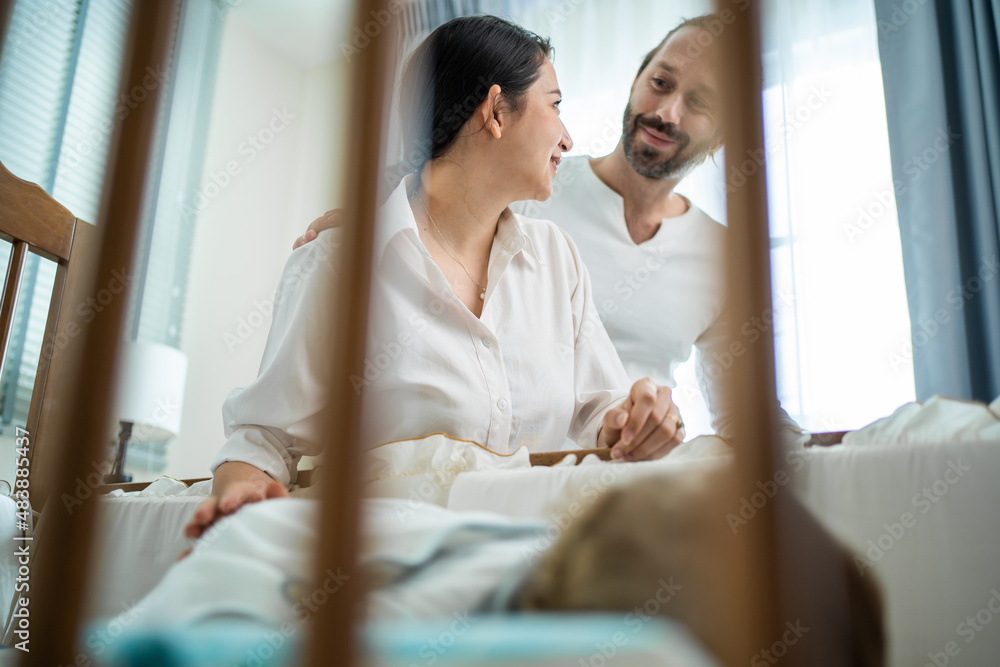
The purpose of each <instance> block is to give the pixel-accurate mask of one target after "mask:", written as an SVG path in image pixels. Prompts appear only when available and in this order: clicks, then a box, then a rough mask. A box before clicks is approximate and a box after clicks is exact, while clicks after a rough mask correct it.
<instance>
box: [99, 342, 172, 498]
mask: <svg viewBox="0 0 1000 667" xmlns="http://www.w3.org/2000/svg"><path fill="white" fill-rule="evenodd" d="M186 376H187V357H186V356H185V355H184V353H183V352H181V351H180V350H177V349H175V348H172V347H169V346H167V345H161V344H159V343H139V342H135V341H127V342H126V343H125V345H124V349H123V354H122V360H121V366H120V368H119V371H118V389H117V399H116V401H115V412H114V418H115V419H116V420H117V421H118V423H119V431H118V445H117V449H116V450H115V458H114V463H113V464H112V468H111V472H110V474H108V475H105V477H104V482H105V484H121V483H124V482H131V481H132V476H131V475H126V474H125V450H126V449H127V448H128V441H129V439H131V438H133V437H135V438H136V439H138V440H142V441H161V440H169V439H170V438H173V437H174V436H176V435H177V434H178V433H180V430H181V407H182V406H183V404H184V380H185V378H186Z"/></svg>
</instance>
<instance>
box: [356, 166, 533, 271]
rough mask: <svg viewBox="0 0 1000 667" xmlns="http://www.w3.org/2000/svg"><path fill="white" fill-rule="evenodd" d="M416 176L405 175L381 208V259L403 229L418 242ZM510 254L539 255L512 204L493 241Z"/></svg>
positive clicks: (377, 233)
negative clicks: (413, 195)
mask: <svg viewBox="0 0 1000 667" xmlns="http://www.w3.org/2000/svg"><path fill="white" fill-rule="evenodd" d="M415 178H416V175H415V174H410V175H408V176H406V177H405V178H404V179H403V181H402V182H401V183H400V184H399V185H398V186H397V187H396V189H395V190H393V192H392V194H391V195H389V198H388V199H387V200H386V201H385V203H384V204H382V206H381V207H380V208H379V213H378V216H377V223H376V225H375V258H376V261H377V262H380V261H382V255H383V254H384V253H385V248H386V246H387V245H389V242H390V241H392V239H393V238H395V237H396V236H398V235H399V234H401V233H404V232H406V231H410V232H412V233H413V235H414V240H416V241H418V242H419V238H420V237H419V234H418V232H417V219H416V217H415V216H414V215H413V209H412V208H411V207H410V196H409V192H410V189H411V187H412V185H413V181H414V179H415ZM493 242H494V243H499V244H500V246H501V247H502V248H503V249H504V250H506V251H507V252H509V253H510V254H511V255H516V254H517V253H519V252H521V251H522V250H525V251H526V254H529V255H531V257H532V258H534V259H536V260H537V259H538V256H537V254H536V253H535V251H534V249H533V248H532V246H531V243H530V241H529V239H528V237H527V235H526V234H525V233H524V227H523V225H522V223H521V220H520V219H519V216H518V215H516V214H515V213H514V212H513V211H511V210H510V208H506V209H504V212H503V213H502V214H501V215H500V220H499V222H498V223H497V235H496V238H495V239H494V241H493Z"/></svg>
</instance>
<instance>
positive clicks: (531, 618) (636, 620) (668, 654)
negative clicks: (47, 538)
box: [97, 614, 717, 667]
mask: <svg viewBox="0 0 1000 667" xmlns="http://www.w3.org/2000/svg"><path fill="white" fill-rule="evenodd" d="M300 635H301V633H299V632H296V631H293V632H291V633H287V634H286V633H282V632H280V631H278V630H276V629H272V628H262V627H261V626H258V625H256V624H250V623H245V622H239V621H216V622H212V623H206V624H203V625H201V626H198V627H188V628H177V629H172V630H158V631H143V632H136V633H132V634H129V635H126V636H122V637H121V638H120V639H119V640H118V641H116V642H115V643H114V644H112V645H111V646H110V647H109V650H108V651H107V652H106V654H105V655H104V656H102V659H101V660H99V661H97V662H98V664H101V665H105V666H106V667H234V666H237V665H239V666H240V667H276V666H278V665H282V666H284V665H295V664H298V662H299V657H300V655H301V653H300V649H301V646H300V643H301V641H302V638H301V636H300ZM362 654H363V660H362V664H364V665H366V666H368V667H397V666H398V667H412V666H414V665H436V666H438V667H446V666H449V665H473V664H474V665H496V666H497V667H501V666H505V665H520V666H527V665H533V666H537V667H543V666H544V667H555V666H556V665H572V666H573V667H577V666H578V665H584V666H586V665H594V666H595V667H596V666H599V665H606V664H609V663H610V662H611V660H612V658H613V659H614V660H613V664H614V665H615V666H616V667H630V666H635V667H639V666H642V667H648V666H652V665H664V666H666V667H671V666H676V667H715V666H716V665H717V663H716V662H714V661H713V660H712V659H710V658H709V657H708V656H707V654H705V653H704V651H703V650H702V649H701V648H700V646H699V644H698V643H697V641H696V640H694V639H692V637H691V636H690V635H689V634H688V633H687V631H685V630H684V629H683V628H682V627H681V626H680V625H678V624H676V623H672V622H670V621H665V620H662V619H651V618H649V617H645V616H636V615H634V614H630V615H606V614H600V615H598V614H593V615H590V614H567V615H557V614H518V615H510V614H489V615H485V616H472V615H467V614H455V615H454V616H453V617H451V618H446V619H435V620H434V621H420V622H414V621H393V622H386V623H377V624H372V625H369V626H367V627H366V628H365V629H364V639H363V645H362ZM330 664H331V665H336V664H337V656H331V661H330Z"/></svg>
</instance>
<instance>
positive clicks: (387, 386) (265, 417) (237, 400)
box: [186, 16, 682, 537]
mask: <svg viewBox="0 0 1000 667" xmlns="http://www.w3.org/2000/svg"><path fill="white" fill-rule="evenodd" d="M550 55H551V46H550V44H549V42H548V41H547V40H544V39H542V38H540V37H538V36H537V35H534V34H532V33H530V32H528V31H526V30H524V29H522V28H520V27H518V26H516V25H514V24H511V23H509V22H507V21H504V20H502V19H499V18H496V17H492V16H476V17H466V18H461V19H456V20H454V21H451V22H449V23H447V24H445V25H443V26H441V27H440V28H438V29H437V30H435V31H434V32H433V33H432V34H431V35H430V37H428V39H427V40H426V41H425V42H424V43H423V44H422V45H421V46H420V47H419V48H418V49H417V50H416V52H415V53H414V55H413V57H412V58H411V60H410V62H409V64H408V65H407V69H406V72H405V73H404V77H403V82H404V83H403V88H402V91H401V101H402V111H403V117H404V118H406V119H408V120H409V121H410V125H409V127H408V128H407V131H406V133H405V134H406V138H407V142H408V146H407V154H406V158H407V164H409V165H410V166H412V167H413V169H414V173H413V174H411V175H410V176H408V177H407V178H405V179H404V181H403V183H402V184H400V186H399V187H398V188H397V189H396V190H395V191H394V192H393V194H392V195H391V196H390V197H389V199H388V201H387V202H386V204H385V205H384V206H383V207H382V209H381V211H380V219H379V224H378V233H377V235H376V255H375V258H374V260H375V269H374V276H373V293H372V316H371V321H370V325H369V342H368V350H369V359H368V363H366V374H365V377H357V378H352V381H353V382H354V383H355V387H356V388H357V389H358V391H362V390H364V391H365V392H366V394H365V404H366V407H370V408H371V410H372V413H373V418H372V419H370V420H369V423H370V424H372V429H371V437H370V442H366V443H362V444H363V445H364V446H366V447H374V446H377V445H379V444H382V443H387V442H392V441H396V440H405V439H413V438H417V437H420V436H423V435H427V434H430V433H435V432H445V433H447V434H448V435H450V436H453V437H456V438H462V439H467V440H473V441H475V442H477V443H480V444H482V445H483V446H484V447H486V448H488V449H491V450H492V451H494V452H497V453H501V454H506V453H510V452H512V451H513V450H514V449H516V448H517V447H520V446H522V445H527V446H528V447H529V449H531V450H532V451H543V450H551V449H559V448H561V446H562V443H563V442H564V440H565V438H566V437H567V436H569V437H570V438H572V439H573V440H575V441H576V442H577V443H578V444H580V445H581V446H583V447H588V448H589V447H613V448H614V449H613V455H614V456H616V457H617V458H628V459H630V460H638V459H646V458H658V457H660V456H663V455H665V454H666V453H667V452H668V451H669V450H670V449H671V448H672V447H674V446H676V445H677V444H679V442H680V440H681V431H680V426H681V424H682V422H681V420H680V416H679V414H678V411H677V408H676V406H674V405H673V403H672V401H671V398H670V390H669V389H668V388H666V387H661V386H658V385H656V384H655V383H654V382H653V381H652V380H649V379H648V378H647V379H644V380H640V381H639V382H637V383H635V384H634V385H632V387H631V388H629V386H628V381H627V379H626V376H625V372H624V370H623V368H622V366H621V362H620V361H619V360H618V357H617V355H616V353H615V350H614V348H613V346H612V344H611V342H610V340H609V339H608V336H607V333H606V332H605V331H604V328H603V326H602V325H601V323H600V319H599V318H598V316H597V314H596V309H595V307H594V304H593V300H592V297H591V294H590V281H589V278H588V276H587V272H586V269H585V268H584V266H583V262H582V261H581V260H580V257H579V254H578V253H577V251H576V248H575V246H574V245H573V243H572V242H571V241H570V239H569V237H568V236H567V235H566V234H565V232H563V231H561V230H560V229H559V228H558V227H556V226H555V225H553V224H551V223H548V222H543V221H536V220H530V219H527V218H523V217H521V216H517V215H515V214H513V213H512V212H511V211H510V209H509V208H508V205H509V204H510V203H512V202H514V201H521V200H526V199H546V198H548V197H549V196H550V194H551V192H552V179H553V177H554V175H555V173H556V170H557V169H558V168H559V162H560V160H561V156H562V154H563V153H564V152H566V151H568V150H569V149H570V148H571V146H572V140H571V139H570V137H569V135H568V133H567V131H566V128H565V126H564V125H563V123H562V121H561V120H560V118H559V103H560V101H561V94H560V92H559V85H558V82H557V80H556V75H555V70H554V68H553V67H552V64H551V62H550V61H549V57H550ZM424 137H428V138H429V140H426V141H424V140H423V138H424ZM336 232H337V230H332V231H328V232H324V233H323V234H321V235H320V237H319V239H317V241H316V242H314V243H310V244H309V245H308V246H305V247H303V248H300V249H299V250H297V251H296V252H295V253H293V255H292V258H291V259H290V260H289V263H288V266H287V267H286V269H285V273H284V275H283V278H282V284H281V285H280V286H279V296H278V299H277V302H276V306H275V312H274V320H273V324H272V329H271V332H270V335H269V338H268V343H267V347H266V349H265V352H264V358H263V361H262V365H261V370H260V374H259V376H258V378H257V380H256V381H255V382H254V384H252V385H251V386H250V387H247V388H245V389H242V390H237V391H235V392H234V393H233V394H231V395H230V396H229V398H228V399H227V401H226V404H225V406H224V408H223V412H224V415H225V419H226V427H227V436H228V437H229V440H228V441H227V442H226V444H225V445H224V446H223V448H222V451H221V452H220V455H219V458H218V459H217V462H216V464H215V469H214V481H213V495H212V496H211V497H210V498H209V499H208V500H206V502H205V503H204V504H203V505H202V506H201V507H200V508H199V509H198V510H197V512H196V513H195V516H194V518H193V519H192V521H191V523H190V524H189V525H188V526H187V528H186V533H187V535H188V536H189V537H197V536H198V535H200V534H201V533H202V532H203V531H204V530H205V529H206V528H207V527H208V526H209V525H210V524H211V523H213V522H214V521H215V520H216V518H218V517H219V516H221V515H224V514H229V513H232V512H234V511H236V509H238V508H239V507H240V506H242V505H244V504H246V503H248V502H255V501H259V500H263V499H266V498H272V497H280V496H284V495H287V486H288V484H289V483H291V482H294V480H295V470H296V464H297V462H298V460H299V458H300V457H301V456H302V455H314V454H318V453H319V452H320V449H321V446H320V443H321V442H322V441H323V438H322V434H321V433H319V424H320V421H321V420H320V418H319V415H320V412H321V410H322V408H323V406H324V402H325V398H324V396H323V388H324V387H326V386H329V378H328V377H327V376H326V375H324V372H325V371H326V369H327V368H328V367H329V366H330V364H329V363H328V359H327V356H326V352H327V351H328V350H329V349H331V345H330V341H329V335H328V333H327V332H324V331H322V330H320V329H318V328H317V324H316V322H314V320H313V317H312V314H313V313H315V312H317V311H318V310H320V309H323V308H326V307H328V304H329V302H330V300H331V299H332V298H333V297H334V295H335V294H336V269H335V267H334V266H333V264H332V263H331V259H332V258H333V257H334V256H335V254H336V251H337V245H338V237H337V235H336Z"/></svg>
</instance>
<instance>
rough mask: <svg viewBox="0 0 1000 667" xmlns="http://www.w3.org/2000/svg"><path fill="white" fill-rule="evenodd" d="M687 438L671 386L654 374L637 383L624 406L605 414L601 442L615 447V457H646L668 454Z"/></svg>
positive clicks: (612, 454)
mask: <svg viewBox="0 0 1000 667" xmlns="http://www.w3.org/2000/svg"><path fill="white" fill-rule="evenodd" d="M683 441H684V421H683V420H682V419H681V414H680V410H678V409H677V406H676V405H674V402H673V400H672V399H671V394H670V388H669V387H661V386H660V385H658V384H656V383H655V382H653V380H651V379H650V378H643V379H642V380H639V381H638V382H636V383H635V384H634V385H632V390H631V391H630V392H629V395H628V398H626V399H625V402H623V403H622V404H621V405H620V406H618V407H617V408H614V409H612V410H608V411H607V412H606V413H605V414H604V421H603V424H602V426H601V433H600V435H599V436H598V438H597V444H598V445H599V446H601V447H611V448H612V450H611V457H612V458H615V459H624V460H626V461H644V460H649V459H659V458H663V457H664V456H666V455H667V454H668V453H669V452H670V450H671V449H673V448H674V447H676V446H677V445H679V444H681V443H682V442H683Z"/></svg>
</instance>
